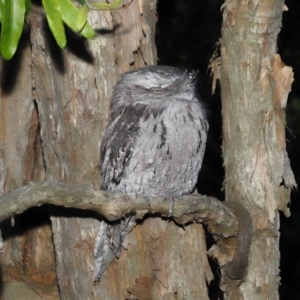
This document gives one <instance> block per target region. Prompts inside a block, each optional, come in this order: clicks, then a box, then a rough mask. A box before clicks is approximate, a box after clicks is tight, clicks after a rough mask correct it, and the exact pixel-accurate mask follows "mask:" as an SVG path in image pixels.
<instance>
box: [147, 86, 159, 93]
mask: <svg viewBox="0 0 300 300" xmlns="http://www.w3.org/2000/svg"><path fill="white" fill-rule="evenodd" d="M149 90H150V91H152V92H153V93H156V94H157V93H161V88H160V87H158V86H154V87H151V88H150V89H149Z"/></svg>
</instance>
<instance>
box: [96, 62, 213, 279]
mask: <svg viewBox="0 0 300 300" xmlns="http://www.w3.org/2000/svg"><path fill="white" fill-rule="evenodd" d="M194 79H195V74H194V73H187V72H183V71H181V70H179V69H177V68H173V67H167V66H150V67H145V68H141V69H138V70H135V71H131V72H128V73H125V74H123V75H122V77H121V80H120V81H119V82H118V83H117V85H116V87H115V89H114V92H113V96H112V99H111V105H110V110H111V111H110V116H109V119H108V122H107V126H106V130H105V134H104V137H103V141H102V145H101V151H100V170H101V176H102V178H101V179H102V184H101V188H102V189H104V190H110V191H121V192H126V193H128V194H131V195H135V194H140V195H143V196H145V197H147V199H149V201H150V202H151V198H155V197H165V198H173V197H179V196H182V195H186V194H189V193H191V192H192V191H193V189H194V187H195V185H196V183H197V177H198V173H199V170H200V168H201V164H202V159H203V155H204V150H205V145H206V136H207V130H208V123H207V120H206V115H205V110H204V108H203V105H202V103H201V102H200V100H199V98H198V97H197V95H196V92H195V84H194ZM134 226H135V219H134V217H129V218H125V219H123V220H121V222H118V223H116V224H114V225H112V224H110V225H108V224H107V223H106V222H104V221H103V222H102V224H101V228H100V231H99V234H98V237H97V240H96V245H95V251H94V256H95V271H94V279H95V282H97V281H100V280H101V279H102V278H103V276H104V274H105V271H106V269H107V267H108V265H109V263H110V262H111V260H112V259H113V258H114V257H115V256H116V257H118V256H119V254H120V252H121V249H122V243H123V241H124V237H125V236H126V234H127V233H128V232H129V231H130V230H131V229H132V228H133V227H134Z"/></svg>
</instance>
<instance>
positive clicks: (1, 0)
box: [0, 0, 5, 23]
mask: <svg viewBox="0 0 300 300" xmlns="http://www.w3.org/2000/svg"><path fill="white" fill-rule="evenodd" d="M4 11H5V6H4V0H0V23H2V20H3V16H4Z"/></svg>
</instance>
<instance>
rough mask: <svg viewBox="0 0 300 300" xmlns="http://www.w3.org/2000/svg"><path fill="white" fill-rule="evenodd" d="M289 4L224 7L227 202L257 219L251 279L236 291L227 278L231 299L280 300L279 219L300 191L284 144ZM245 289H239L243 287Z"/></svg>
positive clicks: (289, 77) (231, 3) (232, 2)
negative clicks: (282, 44)
mask: <svg viewBox="0 0 300 300" xmlns="http://www.w3.org/2000/svg"><path fill="white" fill-rule="evenodd" d="M285 9H286V7H285V6H284V1H283V0H268V1H252V0H251V1H237V0H228V1H225V3H224V5H223V26H222V42H221V59H219V60H218V61H219V62H220V64H221V67H220V68H221V69H220V81H221V89H222V104H223V156H224V165H225V169H226V180H225V183H224V187H225V191H226V201H228V200H230V201H233V200H234V201H237V202H240V203H242V204H243V205H244V206H245V207H247V208H248V209H249V211H250V212H251V214H252V218H253V230H254V233H253V239H252V245H251V250H250V258H249V267H248V276H247V278H246V279H245V282H244V283H242V284H240V283H239V284H240V285H237V284H236V283H234V282H228V278H226V276H225V274H224V273H223V274H222V275H223V280H222V281H223V284H224V286H223V288H224V290H225V291H226V295H227V299H249V298H251V299H278V285H279V282H280V274H279V272H280V270H279V258H280V252H279V213H278V210H281V211H283V212H284V213H285V214H286V215H287V216H288V214H289V210H288V208H287V207H286V206H287V204H288V202H289V194H290V189H291V188H293V187H295V186H296V183H295V180H294V176H293V173H292V171H291V169H290V164H289V160H288V157H287V153H286V147H285V146H286V145H285V113H284V108H285V106H286V101H287V96H288V92H289V91H290V88H291V84H292V81H293V72H292V69H291V68H290V67H287V66H285V65H284V63H283V62H282V61H281V60H280V56H279V55H278V54H276V53H277V46H276V45H277V35H278V33H279V31H280V27H281V18H282V13H283V11H284V10H285ZM237 286H238V287H237Z"/></svg>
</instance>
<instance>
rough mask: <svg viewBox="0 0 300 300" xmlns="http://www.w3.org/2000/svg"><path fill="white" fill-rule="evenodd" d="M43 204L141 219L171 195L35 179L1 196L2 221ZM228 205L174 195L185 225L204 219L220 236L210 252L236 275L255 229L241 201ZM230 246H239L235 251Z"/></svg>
mask: <svg viewBox="0 0 300 300" xmlns="http://www.w3.org/2000/svg"><path fill="white" fill-rule="evenodd" d="M43 204H52V205H56V206H64V207H67V208H78V209H84V210H91V211H94V212H97V213H98V214H99V215H101V216H102V217H104V218H105V219H107V220H109V221H113V220H118V219H120V218H122V217H123V216H125V215H130V214H135V216H136V217H137V218H139V219H141V218H143V217H144V216H145V215H146V214H147V215H149V216H151V214H155V216H157V215H161V216H162V217H164V216H165V217H166V216H167V215H168V214H169V208H170V203H169V201H165V200H164V199H162V198H158V199H153V200H151V203H150V205H149V204H148V203H147V201H146V199H145V198H144V197H142V196H134V197H132V196H129V195H127V194H124V193H113V192H108V191H100V190H94V189H92V188H90V187H86V186H74V185H68V184H63V183H52V182H47V181H46V182H31V183H29V184H28V185H26V186H24V187H22V188H20V189H18V190H16V191H13V192H11V193H8V194H6V195H4V196H3V197H1V198H0V222H1V221H3V220H4V219H6V218H8V217H11V216H14V215H16V214H21V213H22V212H24V211H25V210H26V209H28V208H30V207H34V206H41V205H43ZM225 204H226V203H225ZM226 205H227V206H228V207H229V208H230V209H229V208H228V207H226V206H225V205H224V204H223V203H222V202H220V201H219V200H217V199H216V198H213V197H207V196H203V195H198V194H193V195H189V196H183V197H181V198H179V199H176V200H175V204H174V207H173V214H172V218H173V219H174V221H175V222H176V223H178V224H181V225H185V224H188V223H191V222H199V223H206V224H207V226H208V229H209V231H210V232H211V234H212V235H213V236H214V238H215V240H217V241H218V246H217V245H214V246H213V247H212V248H211V249H210V250H209V251H208V254H209V255H211V256H213V257H214V258H215V259H217V260H218V262H219V264H220V266H224V265H226V264H227V263H228V262H230V263H229V264H227V266H226V269H225V272H226V273H227V274H228V276H229V277H230V278H232V279H241V278H243V277H244V276H245V271H246V268H247V264H248V254H249V248H250V242H251V235H252V221H251V216H250V214H249V212H248V211H247V210H246V209H245V208H244V207H243V206H242V205H241V204H238V203H236V202H228V204H226ZM237 218H238V220H237ZM233 236H234V237H236V238H237V239H235V240H237V241H235V243H234V244H235V245H236V246H234V247H232V239H228V237H233ZM230 248H231V250H230ZM228 249H229V250H228ZM232 249H235V251H234V253H232Z"/></svg>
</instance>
